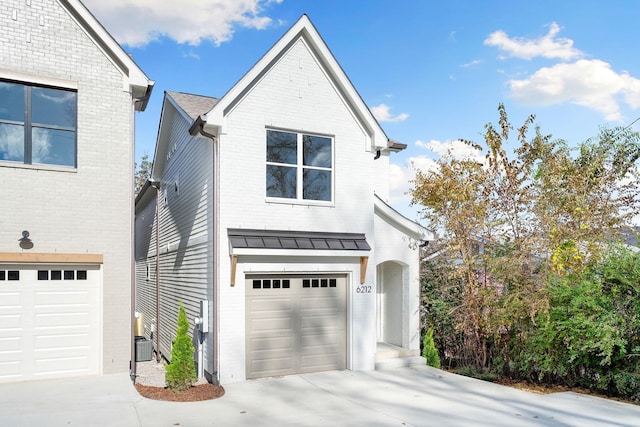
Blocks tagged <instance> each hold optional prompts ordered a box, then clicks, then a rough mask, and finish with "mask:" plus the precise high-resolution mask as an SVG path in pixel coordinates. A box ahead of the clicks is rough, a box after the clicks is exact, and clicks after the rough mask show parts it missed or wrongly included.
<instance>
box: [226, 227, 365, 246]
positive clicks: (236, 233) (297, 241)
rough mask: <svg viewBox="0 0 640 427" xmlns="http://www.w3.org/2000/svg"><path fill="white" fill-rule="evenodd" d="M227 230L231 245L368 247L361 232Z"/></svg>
mask: <svg viewBox="0 0 640 427" xmlns="http://www.w3.org/2000/svg"><path fill="white" fill-rule="evenodd" d="M227 234H228V236H229V243H230V244H231V247H232V248H235V249H241V248H242V249H305V250H344V251H370V250H371V246H369V243H367V239H366V237H365V235H364V234H360V233H325V232H309V231H280V230H250V229H238V228H230V229H228V230H227Z"/></svg>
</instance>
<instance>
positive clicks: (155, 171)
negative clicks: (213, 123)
mask: <svg viewBox="0 0 640 427" xmlns="http://www.w3.org/2000/svg"><path fill="white" fill-rule="evenodd" d="M217 102H218V99H216V98H212V97H210V96H202V95H194V94H190V93H184V92H170V91H165V93H164V100H163V101H162V110H161V112H160V124H159V125H158V136H157V141H156V150H155V153H154V155H153V168H152V169H151V181H160V179H161V178H162V174H163V172H164V167H165V164H166V162H167V153H168V151H169V149H170V147H169V143H170V141H169V138H170V137H171V129H170V127H171V126H172V122H173V117H174V115H175V114H179V115H181V116H182V117H183V118H184V119H185V120H186V121H187V122H188V123H189V124H191V123H192V122H193V121H194V120H196V119H197V118H198V117H200V116H201V115H203V114H205V113H206V112H207V111H209V110H210V109H211V108H212V107H213V106H214V105H216V103H217Z"/></svg>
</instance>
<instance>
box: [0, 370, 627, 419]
mask: <svg viewBox="0 0 640 427" xmlns="http://www.w3.org/2000/svg"><path fill="white" fill-rule="evenodd" d="M225 390H226V394H225V396H224V397H222V398H220V399H217V400H209V401H205V402H193V403H173V402H159V401H153V400H148V399H145V398H142V397H140V396H139V395H138V394H137V392H136V391H135V389H134V388H133V385H132V384H131V382H130V381H129V378H128V376H127V375H108V376H104V377H92V378H87V377H85V378H76V379H71V380H54V381H38V382H27V383H15V384H2V385H0V425H1V426H127V427H136V426H153V427H156V426H182V427H184V426H323V425H328V426H540V425H548V426H638V425H640V406H636V405H629V404H624V403H620V402H616V401H612V400H607V399H600V398H595V397H591V396H585V395H580V394H575V393H557V394H552V395H537V394H532V393H527V392H524V391H520V390H515V389H512V388H508V387H503V386H500V385H496V384H491V383H486V382H483V381H478V380H474V379H470V378H466V377H461V376H458V375H454V374H449V373H447V372H443V371H440V370H437V369H433V368H429V367H427V366H424V367H417V368H399V369H395V370H388V371H372V372H352V371H333V372H321V373H314V374H307V375H296V376H290V377H283V378H273V379H265V380H254V381H246V382H242V383H237V384H229V385H227V386H225Z"/></svg>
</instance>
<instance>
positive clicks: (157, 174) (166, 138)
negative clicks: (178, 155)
mask: <svg viewBox="0 0 640 427" xmlns="http://www.w3.org/2000/svg"><path fill="white" fill-rule="evenodd" d="M169 99H170V97H169V96H168V95H167V94H166V93H165V94H164V100H163V101H162V109H161V110H160V122H159V124H158V136H157V137H156V149H155V152H154V153H153V167H152V168H151V180H152V181H155V182H160V181H162V176H163V175H164V167H165V165H166V163H167V153H168V152H169V144H170V142H171V141H170V136H171V129H170V126H171V122H172V121H173V114H175V111H176V108H175V105H174V104H173V103H172V102H169Z"/></svg>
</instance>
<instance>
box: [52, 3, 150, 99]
mask: <svg viewBox="0 0 640 427" xmlns="http://www.w3.org/2000/svg"><path fill="white" fill-rule="evenodd" d="M57 1H58V2H59V3H60V4H61V6H62V7H63V8H64V9H65V10H67V11H68V12H69V15H71V17H72V18H73V19H74V20H75V21H76V23H77V24H78V26H79V27H80V28H82V30H83V31H84V32H85V33H86V34H87V36H88V37H89V38H91V39H92V40H93V41H94V43H95V44H96V46H97V47H98V48H99V49H100V50H102V52H103V53H104V54H105V56H106V57H107V58H109V60H110V61H111V63H113V65H114V66H115V67H116V68H118V69H119V70H120V72H121V73H122V75H123V78H124V84H126V85H127V86H128V87H127V88H126V89H127V90H128V91H129V92H130V93H131V96H132V97H133V98H145V97H146V98H148V97H149V96H150V95H151V90H152V89H153V86H154V84H155V82H154V81H153V80H150V79H149V78H148V77H147V75H146V74H145V73H144V71H142V69H141V68H140V67H138V65H137V64H136V63H135V62H134V61H133V59H131V57H130V56H129V54H127V52H125V51H124V49H123V48H122V46H120V44H119V43H118V42H117V41H116V40H115V39H114V38H113V37H112V36H111V34H109V32H108V31H107V30H106V29H105V28H104V27H103V26H102V24H101V23H100V22H99V21H98V20H97V19H96V17H95V16H93V14H92V13H91V12H90V11H89V9H87V8H86V7H85V6H84V5H83V4H82V3H81V2H80V1H79V0H57ZM144 107H146V102H143V103H141V104H140V107H139V109H140V110H144Z"/></svg>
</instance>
